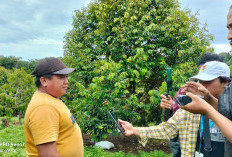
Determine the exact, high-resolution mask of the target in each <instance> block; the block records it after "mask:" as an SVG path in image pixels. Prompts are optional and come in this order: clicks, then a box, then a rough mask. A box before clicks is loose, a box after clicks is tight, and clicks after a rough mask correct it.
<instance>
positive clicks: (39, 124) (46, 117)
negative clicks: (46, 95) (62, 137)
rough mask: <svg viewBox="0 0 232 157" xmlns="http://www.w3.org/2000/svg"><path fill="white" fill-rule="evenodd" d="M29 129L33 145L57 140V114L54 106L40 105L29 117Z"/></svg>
mask: <svg viewBox="0 0 232 157" xmlns="http://www.w3.org/2000/svg"><path fill="white" fill-rule="evenodd" d="M29 129H30V131H31V133H32V136H33V139H34V142H35V145H39V144H43V143H48V142H53V141H57V139H58V134H59V114H58V112H57V111H56V109H55V108H53V107H51V106H47V105H41V106H39V107H37V108H36V109H34V111H33V112H32V113H31V115H30V117H29Z"/></svg>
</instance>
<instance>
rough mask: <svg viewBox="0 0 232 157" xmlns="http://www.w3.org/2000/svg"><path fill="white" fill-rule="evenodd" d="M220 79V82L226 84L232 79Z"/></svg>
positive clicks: (220, 77)
mask: <svg viewBox="0 0 232 157" xmlns="http://www.w3.org/2000/svg"><path fill="white" fill-rule="evenodd" d="M218 78H219V80H220V82H221V83H226V82H230V81H231V79H230V78H229V77H223V76H219V77H218Z"/></svg>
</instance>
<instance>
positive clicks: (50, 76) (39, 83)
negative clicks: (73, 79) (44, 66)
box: [35, 74, 53, 88]
mask: <svg viewBox="0 0 232 157" xmlns="http://www.w3.org/2000/svg"><path fill="white" fill-rule="evenodd" d="M52 76H53V75H52V74H48V75H43V76H36V78H35V85H36V87H37V88H39V87H40V86H41V82H40V78H41V77H45V78H48V79H51V78H52Z"/></svg>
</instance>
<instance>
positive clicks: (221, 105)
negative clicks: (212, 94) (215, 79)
mask: <svg viewBox="0 0 232 157" xmlns="http://www.w3.org/2000/svg"><path fill="white" fill-rule="evenodd" d="M231 85H232V84H231V83H230V84H229V85H228V86H226V87H225V89H224V91H223V92H222V94H221V96H220V97H219V100H218V112H220V113H221V114H222V115H224V116H225V117H227V118H228V119H230V120H232V87H231Z"/></svg>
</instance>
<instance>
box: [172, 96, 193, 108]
mask: <svg viewBox="0 0 232 157" xmlns="http://www.w3.org/2000/svg"><path fill="white" fill-rule="evenodd" d="M175 99H176V101H177V103H178V104H179V105H180V106H184V105H186V104H188V103H190V102H192V99H191V98H190V97H188V96H187V95H178V96H177V97H175Z"/></svg>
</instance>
